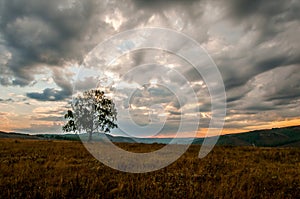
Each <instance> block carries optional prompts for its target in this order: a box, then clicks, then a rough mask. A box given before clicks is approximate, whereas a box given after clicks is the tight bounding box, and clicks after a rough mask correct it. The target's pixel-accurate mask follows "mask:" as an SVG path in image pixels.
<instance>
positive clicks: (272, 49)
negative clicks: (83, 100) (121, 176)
mask: <svg viewBox="0 0 300 199" xmlns="http://www.w3.org/2000/svg"><path fill="white" fill-rule="evenodd" d="M299 19H300V2H299V1H297V0H278V1H268V0H267V1H258V0H227V1H218V0H182V1H181V0H164V1H159V0H152V1H147V0H85V1H79V0H52V1H46V0H26V1H17V0H0V90H1V92H0V130H1V131H7V132H12V131H13V132H22V133H31V134H36V133H62V130H61V127H62V125H63V124H64V122H65V121H64V119H63V115H64V113H65V112H66V110H67V109H68V108H69V107H70V103H71V101H72V94H73V93H74V88H76V90H77V91H78V90H80V91H83V90H86V89H90V88H94V87H95V86H98V87H101V88H103V89H106V90H105V91H107V93H108V95H110V96H111V97H112V98H113V99H114V100H116V103H117V104H118V123H119V125H120V126H122V128H123V130H124V129H125V131H126V132H127V133H131V134H132V135H134V136H150V134H151V132H152V131H151V129H152V130H153V132H157V131H160V132H159V133H158V134H155V136H157V137H169V136H172V135H174V132H176V131H177V130H178V127H179V126H180V119H182V118H183V117H184V122H185V124H191V125H193V124H195V123H194V122H195V118H196V120H197V122H199V123H197V136H204V135H205V133H206V131H207V128H208V125H209V121H210V119H211V115H212V114H211V98H210V95H209V92H208V88H207V85H206V83H205V81H204V79H203V78H202V76H201V75H199V74H197V72H195V70H193V67H192V66H191V65H190V64H189V63H187V62H186V61H185V60H182V59H181V58H180V57H178V56H176V54H174V53H170V52H166V51H163V50H159V49H142V50H138V51H134V52H130V53H128V54H126V55H123V56H121V57H118V58H116V60H115V61H114V63H111V64H110V65H109V66H108V65H105V64H103V65H101V66H99V67H98V68H97V69H95V67H90V66H87V65H88V64H87V63H94V64H95V62H91V60H94V61H97V59H96V58H95V57H97V53H99V52H100V51H101V50H105V48H102V49H99V44H101V42H104V41H106V40H107V39H109V38H111V37H112V36H113V35H116V34H117V33H122V32H123V31H127V30H131V29H137V28H148V27H159V28H167V29H171V30H174V31H177V32H180V33H183V34H185V35H186V36H188V37H189V38H192V39H193V40H195V41H196V42H197V43H198V44H199V45H200V46H201V47H202V48H203V49H204V50H205V52H207V54H208V55H209V56H210V57H211V59H212V60H213V62H214V63H215V65H216V67H217V68H218V70H219V71H220V74H221V77H222V80H223V82H224V86H225V91H226V96H227V103H226V106H227V110H226V117H225V124H224V129H223V133H237V132H245V131H250V130H255V129H266V128H275V127H283V126H292V125H299V124H300V115H299V104H300V81H299V80H300V70H299V69H300V45H299V41H300V34H299V32H300V21H299ZM158 41H159V38H157V42H158ZM172 42H173V43H172V45H173V46H176V47H177V48H179V47H180V46H181V45H183V44H182V43H180V41H176V40H173V41H172ZM126 45H130V43H126ZM97 46H98V48H97ZM100 47H101V45H100ZM97 50H99V51H98V52H97ZM100 56H101V55H100ZM195 56H196V57H197V55H195ZM199 59H201V56H199ZM89 61H90V62H89ZM98 61H99V60H98ZM85 64H87V65H85ZM83 66H85V68H84V70H82V67H83ZM78 74H79V75H78ZM112 80H113V81H112ZM166 85H167V86H168V87H166ZM172 89H173V90H172ZM194 95H196V96H197V99H196V101H193V102H191V101H190V100H191V99H192V98H193V96H194ZM183 113H184V114H183ZM182 115H184V116H182ZM198 117H200V118H199V121H198ZM132 121H133V122H132ZM142 127H147V128H142ZM149 129H150V130H149ZM153 132H152V133H153ZM113 133H114V134H116V135H117V134H120V135H123V134H122V131H121V130H120V129H115V130H114V131H113ZM123 133H124V132H123ZM151 135H152V134H151ZM190 135H191V134H190V132H189V130H188V129H186V130H185V131H183V132H181V136H182V137H188V136H190Z"/></svg>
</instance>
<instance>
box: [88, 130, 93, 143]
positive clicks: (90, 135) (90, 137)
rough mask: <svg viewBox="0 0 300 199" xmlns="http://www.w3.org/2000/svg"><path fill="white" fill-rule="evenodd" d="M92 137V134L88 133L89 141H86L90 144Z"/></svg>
mask: <svg viewBox="0 0 300 199" xmlns="http://www.w3.org/2000/svg"><path fill="white" fill-rule="evenodd" d="M92 135H93V132H89V139H88V142H91V141H92Z"/></svg>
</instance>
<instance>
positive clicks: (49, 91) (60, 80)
mask: <svg viewBox="0 0 300 199" xmlns="http://www.w3.org/2000/svg"><path fill="white" fill-rule="evenodd" d="M53 81H54V82H55V83H56V85H57V86H58V87H60V88H61V89H60V90H57V89H55V88H46V89H44V90H43V91H42V92H31V93H27V94H26V95H27V97H29V98H31V99H35V100H38V101H61V100H65V99H67V98H69V97H70V96H71V95H72V92H73V87H72V84H71V82H70V80H69V79H68V77H67V75H65V73H64V72H63V71H62V70H59V69H57V68H54V69H53Z"/></svg>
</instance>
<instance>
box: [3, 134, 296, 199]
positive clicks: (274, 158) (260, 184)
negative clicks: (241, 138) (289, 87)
mask: <svg viewBox="0 0 300 199" xmlns="http://www.w3.org/2000/svg"><path fill="white" fill-rule="evenodd" d="M118 145H119V146H121V147H122V148H124V149H127V150H129V151H135V152H145V151H153V150H154V149H159V148H161V147H162V146H163V145H145V144H142V145H139V144H118ZM199 148H200V146H192V147H190V149H189V150H188V151H187V152H186V153H185V154H184V155H183V156H182V157H181V158H180V159H179V160H177V161H176V162H175V163H173V164H172V165H170V166H168V167H166V168H164V169H162V170H159V171H155V172H151V173H144V174H131V173H123V172H120V171H117V170H113V169H111V168H109V167H107V166H105V165H103V164H102V163H100V162H98V161H97V160H96V159H94V158H93V157H92V156H91V155H90V154H89V153H88V151H86V149H85V148H84V146H83V145H82V143H80V142H70V141H30V140H10V139H2V140H0V149H1V154H0V165H1V166H0V190H1V191H0V198H299V196H300V169H299V168H300V149H299V148H280V149H277V148H272V149H271V148H254V147H216V148H214V150H213V151H212V152H211V153H210V154H209V155H208V156H207V157H205V158H203V159H198V158H197V155H198V151H199Z"/></svg>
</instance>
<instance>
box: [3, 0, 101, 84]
mask: <svg viewBox="0 0 300 199" xmlns="http://www.w3.org/2000/svg"><path fill="white" fill-rule="evenodd" d="M1 3H2V4H1V5H2V6H1V12H0V13H1V14H0V16H1V18H0V19H1V20H0V28H1V34H2V35H3V38H4V40H5V44H4V45H5V46H6V49H7V50H8V51H9V52H10V53H11V58H10V59H9V60H8V62H7V63H6V64H4V65H2V66H1V67H0V68H1V71H4V70H5V71H6V73H7V76H6V77H2V78H1V83H2V84H3V85H9V84H11V85H20V86H26V85H28V84H29V83H30V82H32V81H33V80H34V74H35V73H36V72H41V70H42V69H40V66H41V65H46V66H52V65H53V66H62V65H64V64H66V63H68V62H72V61H80V60H81V59H82V56H83V54H84V53H85V52H87V51H88V50H89V48H91V47H92V46H90V45H89V41H88V40H87V39H86V38H85V36H86V35H85V34H86V33H87V32H88V31H90V30H91V29H93V26H91V23H92V22H91V21H92V18H93V16H95V9H96V10H97V12H98V11H100V12H101V10H100V9H99V8H98V7H97V2H96V1H91V0H87V1H66V0H63V1H56V0H54V1H45V0H41V1H40V0H28V1H11V0H1ZM98 25H100V24H98ZM94 27H95V26H94ZM95 28H96V27H95ZM33 70H34V71H35V73H34V72H33Z"/></svg>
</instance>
